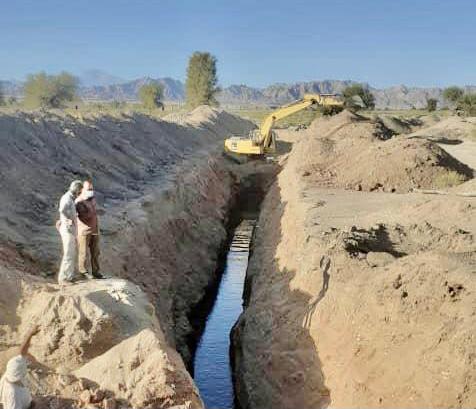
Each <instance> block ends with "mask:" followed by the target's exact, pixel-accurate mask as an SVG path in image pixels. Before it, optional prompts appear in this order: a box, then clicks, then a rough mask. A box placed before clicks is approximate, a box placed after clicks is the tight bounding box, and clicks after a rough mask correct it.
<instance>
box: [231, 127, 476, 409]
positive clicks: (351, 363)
mask: <svg viewBox="0 0 476 409" xmlns="http://www.w3.org/2000/svg"><path fill="white" fill-rule="evenodd" d="M331 121H333V122H334V124H335V126H334V129H333V130H332V131H330V132H329V133H328V134H322V133H321V135H320V136H316V135H315V132H314V131H313V129H314V130H316V129H321V130H322V129H324V128H325V127H326V126H327V125H328V124H329V122H331ZM331 121H328V122H326V123H316V124H314V127H311V128H310V129H309V130H307V131H301V132H297V133H295V134H294V139H295V141H296V142H295V143H294V146H293V149H292V151H291V153H290V154H289V155H287V156H286V157H285V158H284V159H283V170H282V172H281V173H280V174H279V176H278V180H277V182H276V183H275V184H274V186H273V187H272V189H271V190H270V192H269V194H268V195H267V197H266V199H265V202H264V205H263V208H262V214H261V217H260V220H259V223H258V229H257V234H256V240H255V242H254V246H253V255H252V257H251V260H250V266H249V270H248V273H249V274H248V281H247V287H246V295H247V300H246V305H247V306H246V310H245V312H244V314H243V315H242V317H241V318H240V321H239V323H238V325H237V327H236V330H235V333H234V343H235V345H236V347H237V351H236V353H235V365H236V372H235V373H236V375H237V380H238V385H237V393H238V398H239V399H240V402H241V403H242V406H243V407H245V408H263V409H264V408H269V407H279V408H296V407H302V408H311V407H313V408H316V407H325V406H329V405H330V406H331V407H407V408H417V407H472V406H474V405H475V404H476V378H475V374H476V361H475V360H474V357H475V352H476V351H475V345H476V343H475V342H474V329H475V328H476V319H475V317H476V302H475V298H474V294H475V291H476V280H475V277H474V267H475V263H476V258H475V254H476V242H475V240H474V234H475V233H476V204H475V202H474V200H476V199H474V198H465V197H459V196H455V195H448V196H439V195H425V194H420V193H402V194H397V193H386V192H382V191H373V192H365V191H355V190H342V189H339V188H338V187H339V186H336V185H339V183H335V182H336V181H337V182H339V180H340V178H343V177H347V176H346V173H345V170H347V169H349V170H356V172H357V173H358V172H359V169H360V168H364V167H365V166H366V165H367V168H370V169H374V167H373V163H372V161H371V158H370V157H368V158H367V160H366V162H361V161H358V162H357V161H356V160H355V158H359V157H360V156H355V155H347V156H346V157H345V160H346V169H342V172H340V173H338V174H337V177H336V178H334V179H333V181H332V182H333V183H332V184H330V187H329V188H325V187H323V186H322V183H321V180H322V179H320V178H322V176H320V175H319V176H317V177H312V175H306V174H305V173H303V170H302V169H303V164H306V163H307V162H308V161H313V162H314V163H316V164H318V165H319V164H320V162H319V160H318V159H319V158H321V157H322V155H321V156H319V155H320V154H319V150H317V152H316V150H315V147H316V146H317V147H319V146H322V143H319V139H322V138H328V139H330V140H334V141H335V140H337V139H338V136H339V135H342V134H340V132H342V130H343V129H344V128H345V127H347V128H351V129H352V128H353V130H349V129H347V131H346V132H347V133H346V135H345V138H347V139H350V141H349V140H347V141H346V144H347V145H346V146H352V145H353V144H354V143H356V142H355V141H354V140H353V139H357V140H359V146H362V145H361V143H360V140H361V139H366V140H367V141H368V140H375V139H374V134H375V128H374V125H372V124H371V123H370V124H369V123H363V124H362V125H359V124H355V123H352V124H349V123H348V121H347V119H346V118H341V119H339V118H334V119H332V120H331ZM339 121H341V124H342V125H343V128H338V127H339V124H338V123H337V124H336V122H339ZM313 132H314V133H313ZM336 134H337V136H336ZM282 136H284V137H285V139H287V140H291V139H292V138H293V137H291V136H290V135H289V134H287V135H282ZM400 138H401V137H397V141H398V142H397V141H395V142H393V143H394V144H395V145H397V143H398V144H400V148H402V147H404V146H405V144H406V143H407V142H408V140H406V139H403V138H402V139H401V141H400ZM390 141H391V139H390V140H389V141H386V142H371V143H372V144H374V143H388V142H390ZM423 142H424V143H423V144H419V145H417V149H416V150H414V151H413V154H412V155H410V156H407V155H405V154H402V155H399V153H401V152H402V150H400V149H398V148H395V149H396V150H395V151H394V152H395V154H394V158H391V159H392V160H391V161H390V164H391V167H392V168H393V173H392V171H391V169H389V168H386V167H385V164H383V163H382V165H383V166H384V168H383V175H388V177H389V178H393V180H395V181H399V183H400V185H399V186H401V189H399V190H401V191H403V192H405V191H406V192H408V191H409V190H410V188H411V187H412V186H413V181H414V180H416V178H419V177H420V172H422V173H423V174H425V175H426V176H425V178H424V179H419V180H421V181H428V183H429V184H428V186H431V184H432V178H436V177H437V176H438V172H439V171H440V170H439V169H438V167H441V171H443V172H444V171H445V169H446V170H447V169H448V168H447V167H446V166H447V165H449V166H450V168H451V169H455V168H454V167H453V166H454V165H455V164H456V163H459V162H455V159H453V158H448V156H446V154H445V153H444V154H442V153H441V150H440V148H438V147H437V146H436V147H435V145H434V144H433V143H432V142H428V141H423ZM368 144H369V142H366V145H368ZM467 146H470V144H468V145H467ZM342 152H343V151H342ZM433 153H435V154H436V155H437V156H438V157H440V158H443V159H444V161H442V162H439V164H434V163H433V162H432V163H433V164H430V165H428V166H427V165H425V163H426V162H424V163H423V164H420V165H419V166H416V163H419V158H420V157H421V155H429V156H430V157H431V155H432V154H433ZM473 155H476V151H475V152H473ZM316 156H317V158H318V159H316ZM399 159H402V160H405V161H409V162H408V169H409V172H408V173H405V174H403V173H402V172H401V171H400V169H401V166H400V165H399V163H398V161H399ZM460 159H461V160H463V159H464V157H460ZM337 160H339V159H337ZM412 160H413V162H412ZM340 163H342V164H344V161H342V162H340ZM457 166H458V168H459V169H464V168H462V167H461V165H460V164H458V165H457ZM470 170H471V169H470ZM405 175H408V176H405ZM362 177H363V173H362ZM380 177H382V174H381V173H376V174H375V175H374V174H373V173H370V172H369V174H368V175H367V178H368V179H370V180H372V183H373V181H374V180H376V179H375V178H380ZM468 177H469V176H468ZM368 179H363V180H362V183H366V181H367V180H368ZM379 180H383V179H379ZM425 183H426V182H425ZM466 183H467V184H472V185H474V183H473V181H469V182H466ZM382 184H383V186H385V184H384V183H382ZM344 187H345V186H344ZM458 188H461V189H463V188H465V184H462V185H460V186H459V187H458ZM363 190H365V189H363ZM380 190H381V189H380Z"/></svg>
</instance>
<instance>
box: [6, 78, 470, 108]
mask: <svg viewBox="0 0 476 409" xmlns="http://www.w3.org/2000/svg"><path fill="white" fill-rule="evenodd" d="M114 78H116V79H117V77H113V76H109V75H107V74H106V73H103V72H101V71H94V70H93V71H92V72H89V74H87V75H85V76H83V77H80V79H81V82H80V84H81V87H80V90H79V94H80V96H81V97H82V98H83V99H85V100H91V101H113V100H119V101H136V100H137V94H138V91H139V88H140V87H141V86H142V85H144V84H149V83H151V82H153V81H157V82H159V83H160V84H162V85H163V87H164V100H165V101H172V102H181V101H184V100H185V87H184V84H183V83H182V82H181V81H179V80H175V79H173V78H158V79H153V78H150V77H143V78H139V79H136V80H133V81H125V82H120V83H113V82H114ZM353 83H355V81H341V80H325V81H309V82H296V83H293V84H274V85H270V86H268V87H265V88H254V87H249V86H247V85H231V86H229V87H225V88H223V89H222V91H221V92H220V94H219V95H218V100H219V102H220V103H221V104H222V105H241V106H244V105H259V106H270V105H282V104H286V103H289V102H291V101H294V100H296V99H299V98H301V97H302V96H303V94H305V93H342V91H343V89H344V88H345V87H346V86H348V85H350V84H353ZM84 84H90V85H87V86H86V85H84ZM91 84H95V85H91ZM364 85H365V87H367V88H369V89H370V91H371V92H372V93H373V94H374V96H375V102H376V107H377V108H379V109H411V108H424V107H425V106H426V101H427V99H428V98H436V99H437V100H438V105H439V106H440V107H442V106H444V105H445V103H444V101H443V97H442V93H443V89H442V88H420V87H407V86H405V85H398V86H395V87H389V88H381V89H379V88H373V87H371V86H369V85H367V84H364ZM0 86H1V87H2V89H3V91H4V93H5V94H6V95H12V96H16V97H21V95H22V84H21V83H20V82H16V81H0ZM465 88H466V89H467V90H468V91H470V92H476V86H467V87H465Z"/></svg>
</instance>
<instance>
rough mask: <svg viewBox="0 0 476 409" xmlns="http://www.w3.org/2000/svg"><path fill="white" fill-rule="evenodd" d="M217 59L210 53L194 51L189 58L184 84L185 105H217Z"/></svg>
mask: <svg viewBox="0 0 476 409" xmlns="http://www.w3.org/2000/svg"><path fill="white" fill-rule="evenodd" d="M217 84H218V77H217V59H216V58H215V57H214V56H213V55H211V54H210V53H206V52H205V53H202V52H198V51H196V52H194V53H193V54H192V56H191V57H190V59H189V62H188V68H187V82H186V84H185V90H186V100H187V106H188V107H189V108H190V109H193V108H196V107H197V106H199V105H215V106H216V105H218V101H217V100H216V94H217V93H218V91H219V90H220V89H219V88H218V86H217Z"/></svg>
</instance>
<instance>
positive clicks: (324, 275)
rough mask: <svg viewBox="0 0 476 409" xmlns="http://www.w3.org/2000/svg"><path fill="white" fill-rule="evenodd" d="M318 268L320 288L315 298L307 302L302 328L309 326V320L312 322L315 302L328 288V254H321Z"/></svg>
mask: <svg viewBox="0 0 476 409" xmlns="http://www.w3.org/2000/svg"><path fill="white" fill-rule="evenodd" d="M319 267H320V270H321V271H322V288H321V290H320V291H319V294H317V296H316V298H315V299H314V300H312V301H311V303H310V304H309V307H308V309H307V312H306V314H305V316H304V322H303V326H304V328H307V329H310V327H311V322H312V317H313V315H314V312H315V311H316V308H317V304H319V302H321V300H322V299H323V298H324V296H325V295H326V292H327V290H328V288H329V279H330V275H329V270H330V268H331V259H330V258H329V257H328V256H322V257H321V261H320V263H319Z"/></svg>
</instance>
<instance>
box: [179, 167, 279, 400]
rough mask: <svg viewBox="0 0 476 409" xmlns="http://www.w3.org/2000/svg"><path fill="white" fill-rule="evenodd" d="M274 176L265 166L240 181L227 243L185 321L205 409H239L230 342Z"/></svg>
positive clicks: (192, 365)
mask: <svg viewBox="0 0 476 409" xmlns="http://www.w3.org/2000/svg"><path fill="white" fill-rule="evenodd" d="M235 170H236V169H235ZM276 170H277V168H276V165H269V164H268V165H265V164H263V165H262V166H258V167H257V168H256V169H255V170H254V171H253V172H251V173H249V174H247V175H246V176H243V175H241V177H239V178H238V179H239V180H238V181H237V182H236V184H235V189H234V190H235V194H234V195H233V200H232V203H231V204H230V209H229V216H228V220H227V226H226V227H227V232H228V235H227V240H226V241H225V243H223V246H222V248H221V249H220V252H219V257H218V259H219V263H218V268H217V271H215V272H214V276H215V277H216V279H215V280H214V281H213V283H212V284H211V285H210V287H209V288H208V289H207V291H206V295H205V297H204V298H203V299H202V300H201V302H200V303H199V304H198V305H197V306H195V308H194V309H193V312H192V313H191V315H190V316H189V320H190V322H191V323H192V326H193V328H194V333H193V334H191V335H190V336H189V338H188V346H189V348H190V350H191V351H192V360H191V361H190V362H189V365H188V370H189V371H190V373H191V375H192V376H193V377H194V380H195V382H196V384H197V386H198V388H199V391H200V394H201V397H202V399H203V401H204V403H205V406H206V407H207V408H209V409H212V408H220V409H230V408H234V409H239V404H238V402H237V401H236V399H235V394H234V381H235V377H234V375H233V368H232V364H231V363H232V359H231V358H232V356H233V351H232V350H231V345H232V343H231V341H230V337H231V331H232V327H233V326H234V324H235V323H236V321H237V320H238V318H239V315H240V314H241V312H242V305H243V290H244V284H245V278H246V270H247V266H248V257H249V248H250V246H251V241H252V236H253V235H252V232H253V229H254V227H255V223H256V221H257V220H258V217H259V212H260V205H261V202H262V201H263V199H264V196H265V194H266V192H267V190H268V187H269V185H270V184H271V183H272V181H273V180H274V176H275V174H276ZM238 172H240V169H238ZM237 247H238V248H237Z"/></svg>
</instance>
